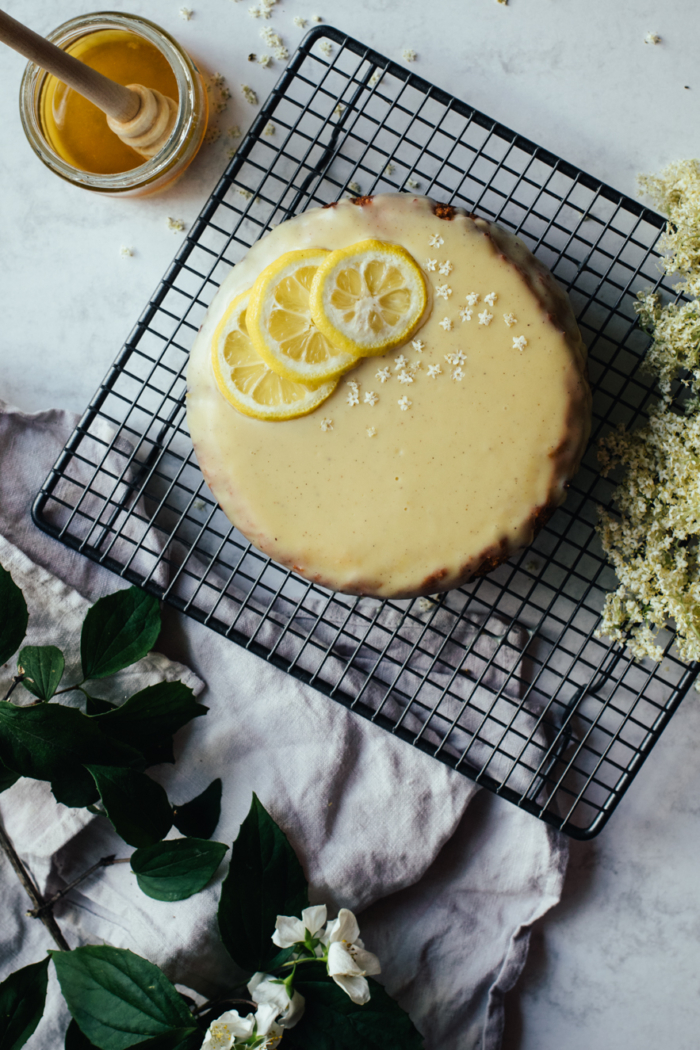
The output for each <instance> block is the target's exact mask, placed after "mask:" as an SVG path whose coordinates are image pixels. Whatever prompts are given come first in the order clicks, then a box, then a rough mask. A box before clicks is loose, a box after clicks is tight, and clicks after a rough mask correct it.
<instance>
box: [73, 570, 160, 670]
mask: <svg viewBox="0 0 700 1050" xmlns="http://www.w3.org/2000/svg"><path fill="white" fill-rule="evenodd" d="M159 632H160V609H159V608H158V600H157V599H156V598H154V597H153V596H152V595H150V594H146V592H145V591H142V590H141V589H140V588H139V587H129V589H128V590H126V591H117V593H116V594H110V595H108V596H107V597H106V598H100V600H99V601H97V602H95V604H94V605H93V607H92V608H91V609H90V610H89V611H88V614H87V616H86V617H85V622H84V623H83V630H82V634H81V636H80V659H81V660H82V664H83V674H84V676H85V679H86V680H87V679H89V678H107V676H108V675H111V674H116V672H117V671H121V670H122V668H124V667H129V666H130V664H133V663H136V661H137V660H140V659H141V657H143V656H145V655H146V653H149V652H150V651H151V649H152V648H153V646H154V645H155V643H156V639H157V638H158V634H159Z"/></svg>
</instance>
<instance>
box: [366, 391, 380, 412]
mask: <svg viewBox="0 0 700 1050" xmlns="http://www.w3.org/2000/svg"><path fill="white" fill-rule="evenodd" d="M377 401H379V394H375V392H374V390H368V391H367V393H366V394H365V397H364V402H365V404H366V405H371V406H372V408H374V406H375V405H376V403H377Z"/></svg>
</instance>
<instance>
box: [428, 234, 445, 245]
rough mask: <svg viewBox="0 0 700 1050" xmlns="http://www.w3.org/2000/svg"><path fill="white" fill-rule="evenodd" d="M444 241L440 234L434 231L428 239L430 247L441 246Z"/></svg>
mask: <svg viewBox="0 0 700 1050" xmlns="http://www.w3.org/2000/svg"><path fill="white" fill-rule="evenodd" d="M444 243H445V242H444V241H443V239H442V237H441V236H440V234H439V233H434V234H433V236H432V237H431V238H430V240H429V241H428V244H429V245H430V247H431V248H442V246H443V244H444Z"/></svg>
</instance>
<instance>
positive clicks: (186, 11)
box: [180, 7, 194, 22]
mask: <svg viewBox="0 0 700 1050" xmlns="http://www.w3.org/2000/svg"><path fill="white" fill-rule="evenodd" d="M193 14H194V11H193V10H192V8H190V7H181V8H180V18H184V20H185V22H189V20H190V18H191V17H192V15H193Z"/></svg>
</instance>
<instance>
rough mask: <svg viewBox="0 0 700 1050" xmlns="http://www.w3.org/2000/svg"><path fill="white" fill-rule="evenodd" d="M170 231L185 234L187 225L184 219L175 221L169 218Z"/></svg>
mask: <svg viewBox="0 0 700 1050" xmlns="http://www.w3.org/2000/svg"><path fill="white" fill-rule="evenodd" d="M168 229H169V230H172V231H173V233H184V232H185V224H184V222H183V221H182V219H173V218H172V217H171V216H168Z"/></svg>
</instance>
